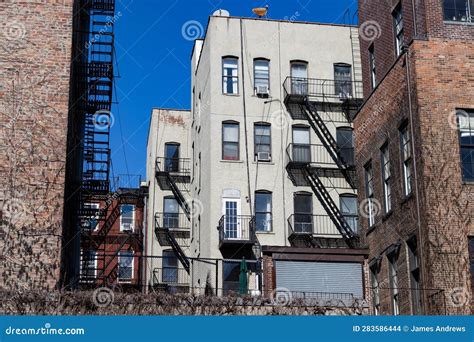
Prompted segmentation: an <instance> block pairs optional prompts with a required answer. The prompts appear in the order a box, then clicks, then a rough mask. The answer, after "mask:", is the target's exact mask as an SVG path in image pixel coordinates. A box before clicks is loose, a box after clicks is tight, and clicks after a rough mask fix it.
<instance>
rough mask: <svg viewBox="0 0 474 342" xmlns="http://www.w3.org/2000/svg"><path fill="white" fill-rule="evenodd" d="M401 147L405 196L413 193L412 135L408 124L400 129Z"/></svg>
mask: <svg viewBox="0 0 474 342" xmlns="http://www.w3.org/2000/svg"><path fill="white" fill-rule="evenodd" d="M400 144H401V146H400V148H401V156H402V168H403V189H404V194H405V197H407V196H409V195H410V194H411V191H412V189H411V137H410V132H409V131H408V126H407V125H405V126H404V127H403V128H401V129H400Z"/></svg>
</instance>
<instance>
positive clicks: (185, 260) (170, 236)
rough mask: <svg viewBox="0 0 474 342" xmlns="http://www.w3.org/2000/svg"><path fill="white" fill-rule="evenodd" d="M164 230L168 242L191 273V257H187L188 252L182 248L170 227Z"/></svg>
mask: <svg viewBox="0 0 474 342" xmlns="http://www.w3.org/2000/svg"><path fill="white" fill-rule="evenodd" d="M164 230H165V231H166V238H167V239H168V242H169V244H170V246H171V248H172V249H173V251H174V253H175V254H176V256H177V257H178V260H179V261H180V262H181V264H182V265H183V267H184V269H185V270H186V272H188V274H189V272H190V262H189V258H188V257H187V255H186V253H184V251H183V249H182V248H181V246H180V245H179V243H178V241H176V238H175V236H174V235H173V234H172V233H171V231H170V229H169V228H164Z"/></svg>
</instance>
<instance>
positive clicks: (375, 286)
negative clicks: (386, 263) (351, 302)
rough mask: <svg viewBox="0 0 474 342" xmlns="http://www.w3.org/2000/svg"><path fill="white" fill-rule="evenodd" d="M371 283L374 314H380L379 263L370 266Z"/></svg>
mask: <svg viewBox="0 0 474 342" xmlns="http://www.w3.org/2000/svg"><path fill="white" fill-rule="evenodd" d="M370 285H371V287H372V304H373V307H374V315H375V316H378V315H380V287H379V267H378V265H377V264H374V265H371V266H370Z"/></svg>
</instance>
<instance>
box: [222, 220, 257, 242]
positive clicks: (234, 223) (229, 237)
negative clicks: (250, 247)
mask: <svg viewBox="0 0 474 342" xmlns="http://www.w3.org/2000/svg"><path fill="white" fill-rule="evenodd" d="M218 230H219V242H220V246H223V245H225V244H243V245H245V244H253V243H255V240H256V235H255V217H254V216H242V215H224V216H222V217H221V219H220V220H219V226H218Z"/></svg>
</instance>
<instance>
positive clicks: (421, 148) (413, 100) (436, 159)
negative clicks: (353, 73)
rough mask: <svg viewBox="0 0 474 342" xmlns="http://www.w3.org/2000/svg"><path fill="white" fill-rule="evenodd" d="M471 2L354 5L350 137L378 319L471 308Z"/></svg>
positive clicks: (402, 0) (405, 0) (396, 0)
mask: <svg viewBox="0 0 474 342" xmlns="http://www.w3.org/2000/svg"><path fill="white" fill-rule="evenodd" d="M473 5H474V4H473V2H472V1H470V0H459V1H455V0H425V1H412V0H393V1H392V0H385V1H371V0H360V1H359V20H360V33H361V38H360V41H361V55H362V64H363V78H364V90H365V91H364V94H365V102H364V104H363V106H362V108H361V109H360V111H359V113H358V114H357V116H356V118H355V120H354V125H355V126H354V132H355V145H356V161H357V174H358V187H359V201H360V203H361V206H360V209H361V211H362V216H365V219H362V220H361V222H360V224H361V227H362V236H363V238H364V239H365V241H366V242H367V244H368V245H369V248H370V257H369V263H370V271H371V272H370V273H371V274H370V281H371V287H372V291H371V294H372V306H373V311H374V313H375V314H444V313H446V314H471V312H472V306H471V305H472V301H471V298H472V290H471V287H472V284H473V282H472V274H471V271H470V269H472V262H473V257H472V255H473V254H472V253H473V250H472V248H473V247H474V243H473V239H472V236H474V222H473V218H474V202H473V201H472V199H473V198H474V172H473V170H474V97H473V95H474V83H473V79H472V75H473V67H474V65H473V64H474V7H473ZM470 249H471V250H470ZM470 253H471V254H470ZM470 255H471V256H470Z"/></svg>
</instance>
